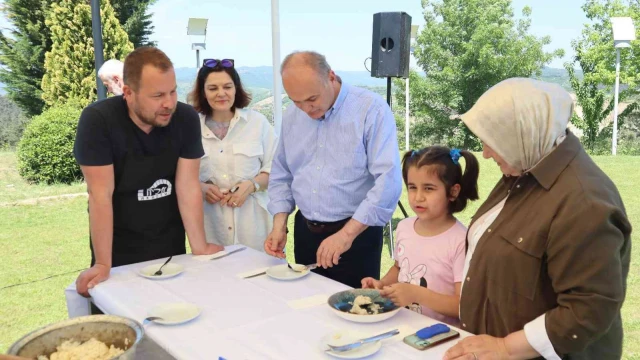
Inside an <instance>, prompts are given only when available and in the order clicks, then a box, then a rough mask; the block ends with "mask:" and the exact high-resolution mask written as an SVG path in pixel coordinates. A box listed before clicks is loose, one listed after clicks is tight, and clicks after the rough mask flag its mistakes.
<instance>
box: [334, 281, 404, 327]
mask: <svg viewBox="0 0 640 360" xmlns="http://www.w3.org/2000/svg"><path fill="white" fill-rule="evenodd" d="M359 295H363V296H368V297H370V298H371V300H372V301H373V302H377V303H383V304H384V306H383V312H381V313H378V314H367V315H360V314H352V313H350V312H349V310H348V309H350V305H348V304H349V302H353V300H354V299H355V298H356V297H357V296H359ZM327 303H328V305H329V307H330V308H331V310H332V311H333V312H334V313H335V314H336V315H338V316H340V317H341V318H343V319H346V320H349V321H353V322H358V323H375V322H379V321H384V320H387V319H389V318H390V317H392V316H394V315H395V314H397V313H398V311H400V308H399V307H398V306H396V305H394V304H393V302H392V301H391V300H389V299H387V298H384V297H382V295H380V292H379V291H378V290H374V289H351V290H345V291H341V292H338V293H335V294H333V295H331V296H330V297H329V300H328V301H327Z"/></svg>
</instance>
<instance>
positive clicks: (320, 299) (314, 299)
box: [287, 294, 329, 309]
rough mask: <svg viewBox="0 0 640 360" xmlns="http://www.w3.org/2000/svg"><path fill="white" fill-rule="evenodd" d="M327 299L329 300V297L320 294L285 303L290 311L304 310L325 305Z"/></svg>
mask: <svg viewBox="0 0 640 360" xmlns="http://www.w3.org/2000/svg"><path fill="white" fill-rule="evenodd" d="M327 299H329V295H327V294H320V295H314V296H309V297H306V298H302V299H296V300H291V301H288V302H287V305H289V307H290V308H292V309H305V308H309V307H314V306H318V305H322V304H326V303H327Z"/></svg>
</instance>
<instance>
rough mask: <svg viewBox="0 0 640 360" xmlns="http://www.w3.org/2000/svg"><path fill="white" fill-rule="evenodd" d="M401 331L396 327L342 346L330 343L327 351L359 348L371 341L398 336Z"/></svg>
mask: <svg viewBox="0 0 640 360" xmlns="http://www.w3.org/2000/svg"><path fill="white" fill-rule="evenodd" d="M399 333H400V331H399V330H398V329H394V330H391V331H388V332H386V333H383V334H379V335H376V336H372V337H368V338H364V339H360V340H358V341H356V342H354V343H351V344H346V345H341V346H332V345H328V346H329V349H327V350H326V351H331V352H344V351H349V350H353V349H355V348H359V347H360V346H362V345H364V344H367V343H371V342H376V341H380V340H383V339H386V338H390V337H392V336H396V335H398V334H399Z"/></svg>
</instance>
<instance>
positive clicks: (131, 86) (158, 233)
mask: <svg viewBox="0 0 640 360" xmlns="http://www.w3.org/2000/svg"><path fill="white" fill-rule="evenodd" d="M123 91H124V94H123V96H115V97H111V98H108V99H105V100H102V101H97V102H95V103H93V104H91V105H89V106H87V107H86V108H85V109H84V110H83V112H82V115H81V116H80V122H79V124H78V132H77V135H76V142H75V145H74V154H75V157H76V160H77V161H78V163H79V164H80V168H81V169H82V173H83V174H84V177H85V180H86V182H87V190H88V192H89V224H90V232H91V250H92V251H91V252H92V254H91V255H92V256H91V265H92V267H91V268H90V269H88V270H86V271H84V272H82V273H81V274H80V276H79V277H78V280H77V281H76V287H77V291H78V293H80V294H81V295H84V296H89V293H88V290H89V289H91V288H92V287H93V286H95V285H96V284H98V283H99V282H101V281H104V280H106V279H107V278H108V277H109V271H110V269H111V267H115V266H121V265H127V264H132V263H137V262H142V261H148V260H153V259H158V258H163V257H169V256H172V255H179V254H184V253H185V252H186V249H185V229H186V232H187V234H188V238H189V244H190V246H191V250H192V252H193V253H194V254H213V253H215V252H218V251H220V250H222V249H223V248H222V247H221V246H218V245H214V244H207V243H206V241H205V235H204V225H203V210H202V194H201V192H200V184H199V179H198V172H199V167H200V157H202V155H204V150H203V149H202V142H201V137H200V121H199V118H198V115H197V113H196V111H195V110H194V109H193V108H192V107H191V106H188V105H185V104H183V103H179V102H178V101H177V94H176V76H175V72H174V69H173V65H172V63H171V61H170V60H169V58H168V57H167V56H166V55H165V54H164V53H163V52H162V51H160V50H158V49H156V48H153V47H141V48H138V49H136V50H134V51H133V52H132V53H131V54H129V56H127V58H126V60H125V63H124V87H123Z"/></svg>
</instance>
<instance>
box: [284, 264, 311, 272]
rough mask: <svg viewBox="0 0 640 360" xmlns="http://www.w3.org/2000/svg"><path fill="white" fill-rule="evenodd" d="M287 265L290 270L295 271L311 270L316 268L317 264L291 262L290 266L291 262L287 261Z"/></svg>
mask: <svg viewBox="0 0 640 360" xmlns="http://www.w3.org/2000/svg"><path fill="white" fill-rule="evenodd" d="M287 267H289V269H291V270H293V271H295V272H303V271H307V270H313V269H315V268H317V267H318V264H313V265H300V264H293V266H291V264H289V263H288V262H287Z"/></svg>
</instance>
